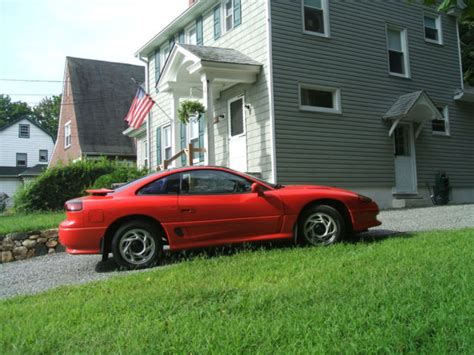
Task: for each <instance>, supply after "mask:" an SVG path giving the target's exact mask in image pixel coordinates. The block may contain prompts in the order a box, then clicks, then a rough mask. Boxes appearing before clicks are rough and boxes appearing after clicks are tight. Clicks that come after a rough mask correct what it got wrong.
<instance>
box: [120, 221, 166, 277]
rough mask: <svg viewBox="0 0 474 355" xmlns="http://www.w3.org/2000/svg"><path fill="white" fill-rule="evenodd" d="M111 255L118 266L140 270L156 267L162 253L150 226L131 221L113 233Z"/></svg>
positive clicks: (159, 242)
mask: <svg viewBox="0 0 474 355" xmlns="http://www.w3.org/2000/svg"><path fill="white" fill-rule="evenodd" d="M112 253H113V255H114V259H115V261H116V262H117V263H118V264H119V265H120V266H123V267H125V268H127V269H141V268H146V267H150V266H154V265H156V263H157V261H158V260H159V258H160V256H161V254H162V253H163V245H162V242H161V238H160V237H159V235H158V232H157V231H156V228H154V226H153V225H152V224H150V223H147V222H145V221H132V222H128V223H125V224H124V225H122V226H121V227H120V228H119V229H118V230H117V231H116V232H115V234H114V237H113V239H112Z"/></svg>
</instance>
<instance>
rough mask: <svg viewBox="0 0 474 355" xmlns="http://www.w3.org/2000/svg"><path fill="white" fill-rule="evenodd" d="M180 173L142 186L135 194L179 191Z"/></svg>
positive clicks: (168, 193) (160, 193)
mask: <svg viewBox="0 0 474 355" xmlns="http://www.w3.org/2000/svg"><path fill="white" fill-rule="evenodd" d="M180 175H181V174H173V175H168V176H165V177H163V178H161V179H158V180H155V181H153V182H151V183H149V184H148V185H146V186H144V187H142V188H141V189H140V190H139V191H138V193H137V195H173V194H177V193H179V185H180Z"/></svg>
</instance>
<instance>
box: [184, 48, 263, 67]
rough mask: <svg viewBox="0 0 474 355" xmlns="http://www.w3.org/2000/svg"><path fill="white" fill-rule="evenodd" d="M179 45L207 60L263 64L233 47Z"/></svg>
mask: <svg viewBox="0 0 474 355" xmlns="http://www.w3.org/2000/svg"><path fill="white" fill-rule="evenodd" d="M177 46H180V47H182V48H184V49H185V50H187V51H188V52H190V53H191V54H194V55H195V56H196V57H198V58H199V59H201V60H203V61H206V62H216V63H229V64H242V65H262V64H261V63H259V62H257V61H255V60H253V59H252V58H250V57H248V56H246V55H245V54H242V53H241V52H239V51H237V50H235V49H232V48H219V47H204V46H195V45H191V44H177Z"/></svg>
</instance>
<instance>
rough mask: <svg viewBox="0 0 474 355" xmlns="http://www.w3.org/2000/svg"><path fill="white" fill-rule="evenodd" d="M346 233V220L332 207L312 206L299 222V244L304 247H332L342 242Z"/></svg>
mask: <svg viewBox="0 0 474 355" xmlns="http://www.w3.org/2000/svg"><path fill="white" fill-rule="evenodd" d="M345 233H346V224H345V221H344V218H342V216H341V214H340V213H339V211H338V210H336V209H335V208H334V207H331V206H327V205H315V206H312V207H310V208H308V209H307V210H305V211H304V212H303V213H302V215H301V216H300V219H299V221H298V243H300V244H302V245H311V246H326V245H332V244H335V243H337V242H339V241H341V240H342V239H343V238H344V236H345Z"/></svg>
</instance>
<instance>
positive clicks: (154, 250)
mask: <svg viewBox="0 0 474 355" xmlns="http://www.w3.org/2000/svg"><path fill="white" fill-rule="evenodd" d="M88 193H89V194H90V196H86V197H82V198H78V199H74V200H71V201H68V202H66V205H65V207H66V211H67V219H66V220H65V221H63V222H62V223H61V224H60V226H59V237H60V241H61V243H62V244H63V245H64V246H66V248H67V252H69V253H71V254H102V256H103V258H104V259H107V257H108V255H109V253H110V252H112V253H113V256H114V258H115V260H116V261H117V263H118V264H120V265H121V266H124V267H127V268H141V267H147V266H151V265H154V264H155V263H156V262H157V260H159V258H160V257H161V256H162V253H163V251H164V250H183V249H191V248H199V247H208V246H217V245H222V244H231V243H242V242H252V241H263V240H274V239H290V240H291V239H294V240H295V241H297V242H300V243H306V244H310V245H329V244H333V243H335V242H337V241H339V240H341V239H342V238H344V237H345V236H348V235H350V234H352V233H358V232H362V231H365V230H367V229H368V228H370V227H374V226H378V225H380V224H381V223H380V222H379V221H378V220H377V218H376V217H377V214H378V213H379V209H378V206H377V204H376V203H375V202H373V201H372V200H371V199H370V198H368V197H365V196H362V195H358V194H356V193H354V192H351V191H347V190H342V189H337V188H331V187H324V186H282V185H274V184H271V183H268V182H265V181H261V180H259V179H257V178H255V177H252V176H249V175H246V174H242V173H240V172H237V171H233V170H231V169H227V168H221V167H188V168H181V169H172V170H167V171H163V172H160V173H155V174H152V175H149V176H146V177H144V178H141V179H139V180H136V181H133V182H131V183H129V184H127V185H124V186H122V187H120V188H118V189H116V190H107V189H102V190H90V191H88Z"/></svg>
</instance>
